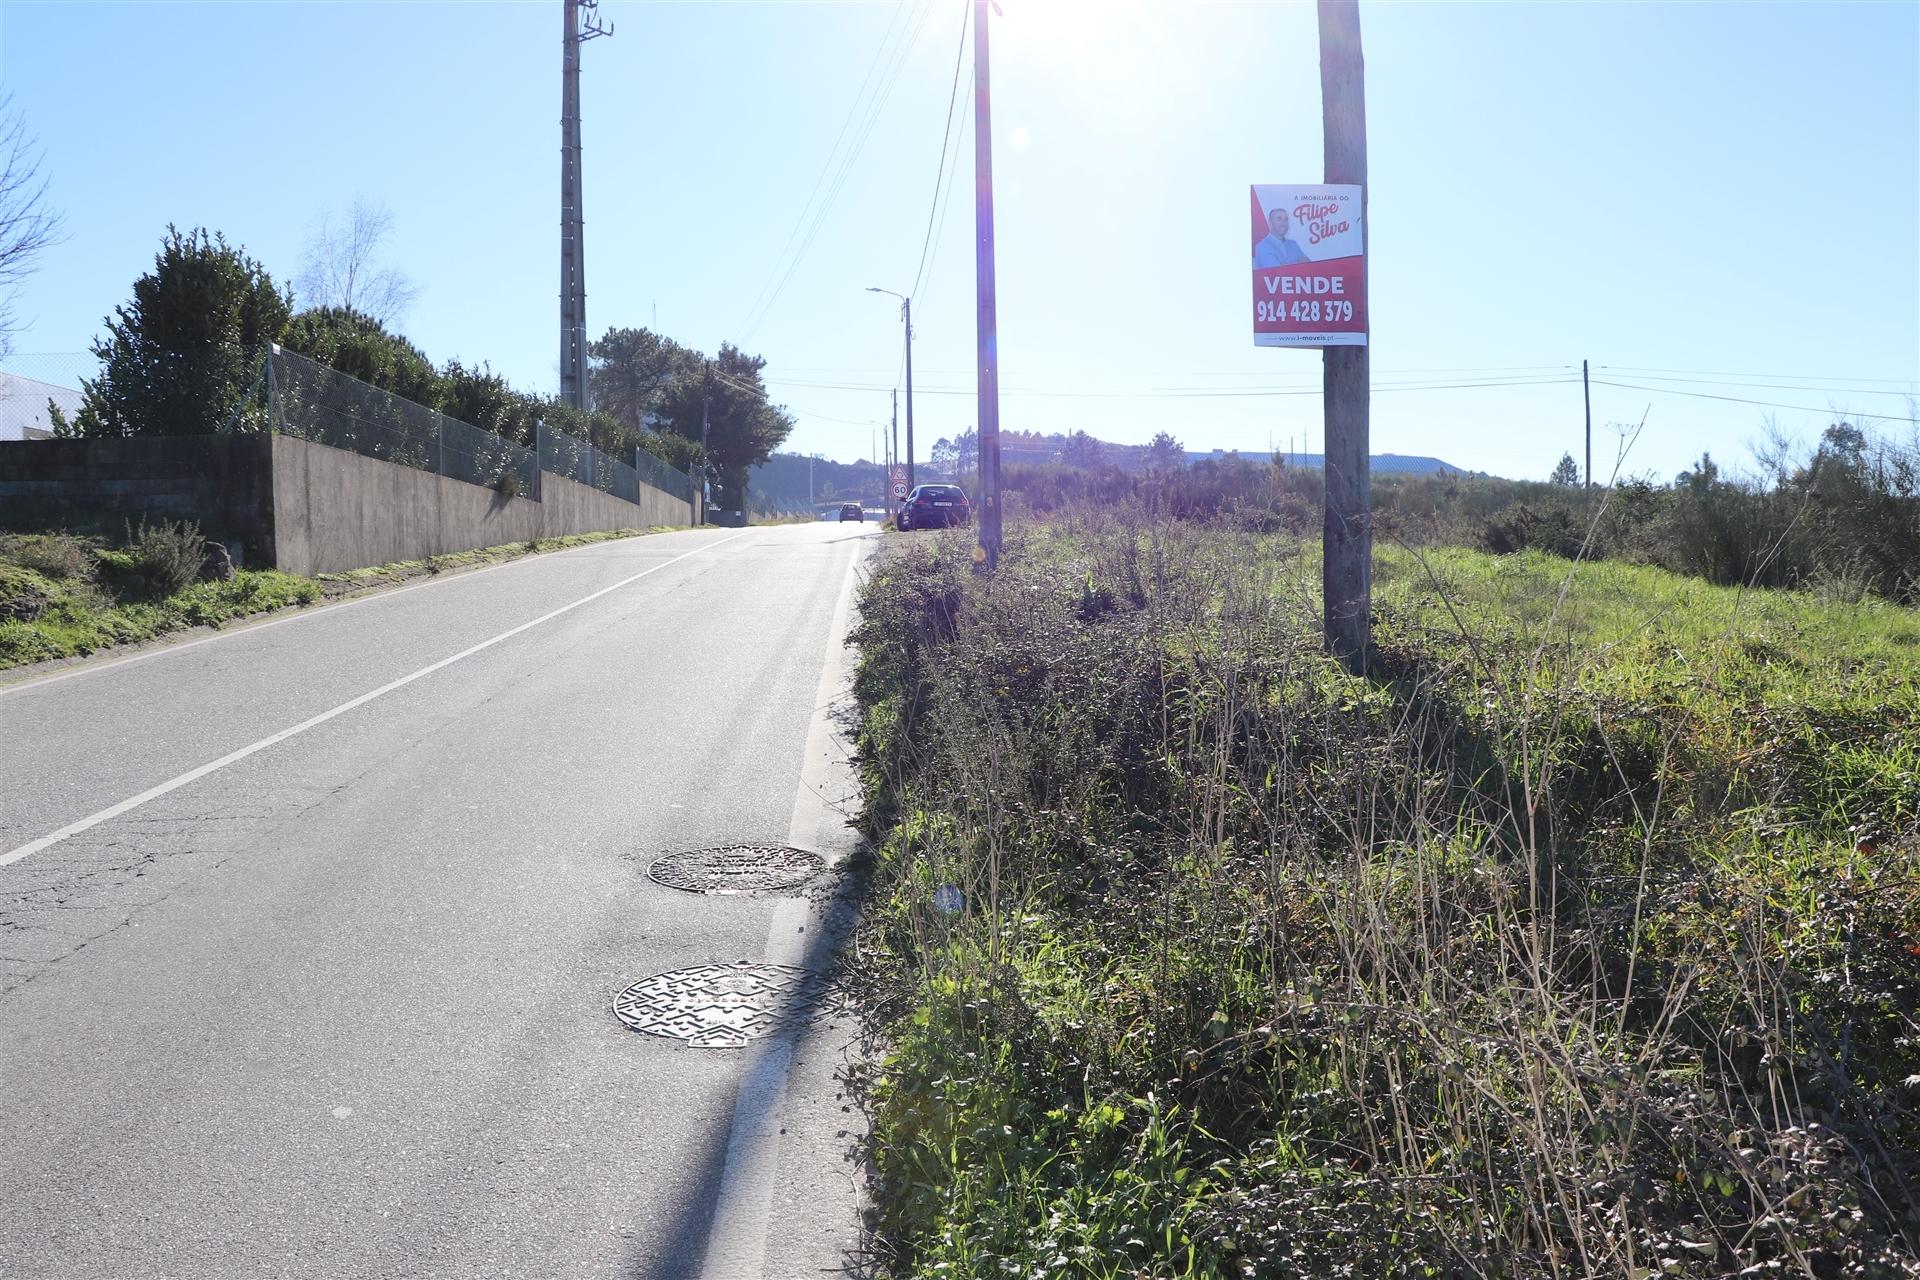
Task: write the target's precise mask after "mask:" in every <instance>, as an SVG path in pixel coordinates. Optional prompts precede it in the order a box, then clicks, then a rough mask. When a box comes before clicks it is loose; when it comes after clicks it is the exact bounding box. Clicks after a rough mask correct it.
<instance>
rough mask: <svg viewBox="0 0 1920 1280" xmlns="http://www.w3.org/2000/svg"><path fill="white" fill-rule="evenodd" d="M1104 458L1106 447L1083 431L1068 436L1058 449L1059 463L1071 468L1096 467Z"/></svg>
mask: <svg viewBox="0 0 1920 1280" xmlns="http://www.w3.org/2000/svg"><path fill="white" fill-rule="evenodd" d="M1106 458H1107V450H1106V446H1105V445H1103V444H1101V443H1100V442H1099V441H1098V440H1096V439H1094V438H1093V437H1092V436H1090V435H1088V434H1087V433H1086V432H1084V431H1076V432H1074V433H1073V434H1072V435H1070V436H1068V437H1067V442H1066V444H1065V445H1063V446H1062V447H1061V449H1060V461H1062V462H1064V463H1066V464H1067V465H1068V466H1072V467H1097V466H1099V465H1100V464H1101V463H1102V462H1105V461H1106Z"/></svg>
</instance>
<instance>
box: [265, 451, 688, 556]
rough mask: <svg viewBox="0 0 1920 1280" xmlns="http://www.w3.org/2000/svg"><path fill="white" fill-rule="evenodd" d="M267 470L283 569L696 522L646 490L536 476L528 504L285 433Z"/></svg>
mask: <svg viewBox="0 0 1920 1280" xmlns="http://www.w3.org/2000/svg"><path fill="white" fill-rule="evenodd" d="M272 474H273V527H274V545H275V548H276V563H277V564H278V566H279V567H280V568H282V569H284V570H286V571H287V572H288V573H298V574H316V573H338V572H341V571H343V570H346V569H358V568H362V567H364V566H366V565H373V564H390V563H392V562H393V561H395V560H419V559H422V558H424V557H426V556H430V555H448V554H450V553H452V552H455V551H470V550H472V549H473V548H475V547H491V546H498V545H500V544H501V543H507V542H525V541H526V540H527V539H528V538H551V537H558V536H560V535H562V534H569V533H595V532H599V531H602V530H608V529H634V528H645V527H647V526H648V525H655V524H674V525H684V524H691V523H692V521H693V510H692V506H691V504H689V503H686V502H682V501H681V500H679V499H678V498H674V497H670V496H668V495H667V494H664V493H661V492H660V491H659V490H657V489H654V488H651V487H649V486H647V485H642V486H641V487H640V493H641V499H642V500H641V502H640V504H639V505H638V506H636V505H635V504H633V503H631V502H628V501H627V500H626V499H624V498H616V497H614V496H613V495H612V494H609V493H602V492H601V491H600V490H598V489H594V488H591V487H589V486H587V485H583V484H578V483H576V482H574V481H572V480H568V479H565V478H564V477H561V476H556V475H552V474H550V473H543V474H542V475H541V477H540V488H541V495H540V496H541V500H540V501H538V502H535V501H533V500H532V499H530V498H521V497H512V498H509V497H506V496H505V495H503V494H500V493H496V492H495V491H494V490H492V489H483V488H481V487H480V486H478V485H471V484H467V483H465V482H464V481H460V480H449V479H447V478H446V477H445V476H437V475H434V474H433V473H431V472H427V471H416V470H414V469H413V468H411V467H401V466H395V465H394V464H393V463H390V462H381V461H379V460H377V459H374V458H367V457H363V456H361V455H360V454H357V453H349V452H347V451H346V450H343V449H333V448H329V447H328V446H326V445H321V444H312V443H310V442H308V441H305V440H296V439H293V438H292V437H290V436H275V437H273V466H272Z"/></svg>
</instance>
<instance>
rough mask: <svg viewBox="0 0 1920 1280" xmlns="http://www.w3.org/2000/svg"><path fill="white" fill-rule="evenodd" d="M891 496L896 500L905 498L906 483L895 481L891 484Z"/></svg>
mask: <svg viewBox="0 0 1920 1280" xmlns="http://www.w3.org/2000/svg"><path fill="white" fill-rule="evenodd" d="M893 496H894V497H896V498H904V497H906V496H907V482H906V481H905V480H895V481H894V482H893Z"/></svg>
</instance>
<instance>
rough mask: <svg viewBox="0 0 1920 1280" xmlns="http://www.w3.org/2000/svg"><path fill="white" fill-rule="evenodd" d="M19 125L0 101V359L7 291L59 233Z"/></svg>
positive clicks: (7, 344)
mask: <svg viewBox="0 0 1920 1280" xmlns="http://www.w3.org/2000/svg"><path fill="white" fill-rule="evenodd" d="M46 197H47V180H46V179H45V178H44V177H42V176H41V174H40V156H39V153H38V152H37V151H36V150H35V149H34V146H33V139H32V138H30V137H29V136H28V135H27V126H26V122H25V120H24V119H23V118H22V117H21V116H20V115H19V113H17V112H15V111H14V110H13V104H12V99H11V98H0V356H4V355H6V354H8V353H9V352H11V351H12V350H13V341H12V339H13V292H14V289H15V288H16V287H17V286H18V285H19V283H20V282H21V281H22V280H24V279H26V278H27V276H28V275H29V274H31V273H32V271H33V268H34V262H35V259H37V258H38V257H39V256H40V252H41V250H43V249H45V248H46V247H47V246H48V245H50V244H52V243H53V242H54V241H55V240H56V239H57V238H58V237H59V234H60V216H59V215H58V214H56V213H53V212H51V211H50V210H49V209H48V208H47V203H46Z"/></svg>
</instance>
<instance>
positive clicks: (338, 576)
mask: <svg viewBox="0 0 1920 1280" xmlns="http://www.w3.org/2000/svg"><path fill="white" fill-rule="evenodd" d="M678 527H680V526H675V525H653V526H651V527H649V528H646V529H612V530H608V531H605V532H597V533H573V534H567V535H565V536H562V537H557V538H534V539H529V540H528V541H526V542H507V543H501V544H499V545H497V546H492V547H477V548H475V549H474V550H471V551H456V552H452V553H450V554H448V555H444V556H428V557H427V558H426V559H423V560H398V561H395V562H394V563H392V564H380V565H371V566H369V567H367V568H364V569H349V570H346V571H344V572H341V573H323V574H320V575H318V577H317V579H316V580H317V581H318V582H320V583H322V584H324V586H325V587H326V589H327V592H328V594H330V595H340V594H350V593H353V592H357V591H363V590H366V589H368V588H371V587H379V586H385V585H387V584H389V583H395V582H404V581H407V580H408V579H412V578H418V577H423V576H428V575H432V574H439V573H454V572H458V571H460V570H462V569H477V568H481V567H482V566H485V565H489V564H499V563H502V562H504V561H507V560H516V559H519V558H520V557H521V556H526V555H544V554H546V553H548V552H552V551H566V550H569V549H571V548H573V547H585V546H591V545H592V544H594V543H596V542H607V541H610V540H612V539H615V538H638V537H644V536H646V535H648V534H655V533H672V532H673V531H674V530H675V529H676V528H678Z"/></svg>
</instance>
